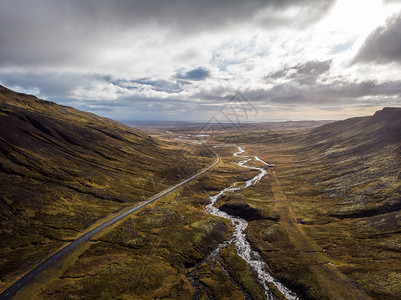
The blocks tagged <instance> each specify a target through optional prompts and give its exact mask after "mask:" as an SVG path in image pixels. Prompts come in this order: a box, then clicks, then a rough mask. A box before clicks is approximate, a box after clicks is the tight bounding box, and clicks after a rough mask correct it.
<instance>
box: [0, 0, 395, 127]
mask: <svg viewBox="0 0 401 300" xmlns="http://www.w3.org/2000/svg"><path fill="white" fill-rule="evenodd" d="M0 84H1V85H4V86H6V87H8V88H10V89H13V90H15V91H19V92H24V93H29V94H34V95H35V96H37V97H39V98H41V99H47V100H50V101H54V102H56V103H59V104H62V105H68V106H73V107H75V108H78V109H81V110H85V111H89V112H93V113H96V114H98V115H101V116H105V117H110V118H113V119H115V120H182V121H205V120H209V119H211V118H214V119H217V120H219V121H225V119H227V118H228V119H230V116H231V117H233V116H234V117H235V118H237V119H238V118H239V117H238V116H239V114H236V113H235V112H236V111H238V110H239V109H242V115H241V116H240V118H241V120H242V121H244V122H247V121H269V120H318V119H319V120H322V119H328V120H334V119H336V120H337V119H345V118H349V117H354V116H362V115H371V114H373V113H374V112H375V111H377V110H380V109H381V108H383V107H387V106H398V107H400V106H401V1H397V0H336V1H335V0H319V1H314V0H264V1H262V0H252V1H250V0H248V1H247V0H231V1H227V0H213V1H212V0H211V1H207V0H205V1H190V0H189V1H183V0H154V1H152V0H149V1H144V0H131V1H129V0H115V1H106V0H83V1H63V0H35V1H32V0H13V1H6V0H1V1H0ZM230 114H231V115H230Z"/></svg>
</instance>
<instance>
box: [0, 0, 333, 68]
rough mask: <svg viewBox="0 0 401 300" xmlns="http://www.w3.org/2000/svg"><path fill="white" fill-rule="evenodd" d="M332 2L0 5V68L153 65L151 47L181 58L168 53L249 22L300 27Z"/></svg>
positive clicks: (18, 1)
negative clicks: (200, 36)
mask: <svg viewBox="0 0 401 300" xmlns="http://www.w3.org/2000/svg"><path fill="white" fill-rule="evenodd" d="M333 2H334V0H323V1H319V4H318V5H317V4H316V3H315V2H314V1H312V0H301V1H295V0H284V1H282V0H269V1H264V0H252V1H243V0H234V1H230V2H227V1H223V0H215V1H195V0H193V1H180V0H172V1H164V0H155V1H141V0H119V1H118V2H116V1H102V2H101V3H99V1H97V0H87V1H63V2H62V3H60V2H59V1H45V0H37V1H34V2H32V1H30V0H14V1H1V2H0V28H1V35H0V66H31V67H37V66H42V67H47V68H53V69H54V68H58V67H59V66H63V67H75V68H81V69H82V68H83V67H87V68H92V70H93V69H95V68H101V67H107V66H111V65H114V66H115V65H116V64H117V62H118V63H119V64H118V65H119V66H120V67H121V68H123V67H125V68H127V67H128V66H129V63H128V62H129V61H131V62H137V60H136V58H135V57H133V55H134V56H138V55H139V56H140V57H138V58H142V59H148V60H150V58H149V57H146V55H144V52H146V50H148V52H149V53H151V54H153V51H156V52H158V53H159V55H161V56H164V58H168V59H172V58H171V57H175V56H176V53H172V55H170V53H169V52H170V51H164V53H163V51H162V49H163V48H165V47H166V46H168V45H171V44H176V45H177V43H179V42H180V41H182V40H187V39H191V38H192V37H193V36H194V35H196V34H202V33H205V32H209V33H210V32H212V33H216V32H226V31H227V30H228V31H229V30H230V28H238V27H241V26H243V25H244V24H245V23H247V24H251V25H252V26H262V27H263V28H266V29H269V28H274V27H276V26H284V25H285V26H289V25H290V26H292V27H293V28H297V27H298V26H300V24H308V23H310V22H313V21H316V20H317V19H319V18H321V16H322V14H323V13H324V12H326V11H327V9H328V8H329V7H330V6H331V5H332V3H333ZM273 16H274V18H273ZM289 20H291V22H290V23H288V22H287V21H289ZM199 47H202V45H199ZM149 50H152V51H149ZM196 52H197V49H196V48H195V49H192V50H188V52H187V53H186V54H184V56H187V57H194V56H195V57H196ZM170 56H171V57H170ZM152 57H153V59H154V57H155V56H153V55H152ZM127 58H129V61H128V60H127ZM147 62H148V63H149V61H147ZM120 64H121V65H120ZM114 68H115V67H114Z"/></svg>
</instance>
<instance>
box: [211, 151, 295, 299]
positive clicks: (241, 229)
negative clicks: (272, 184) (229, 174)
mask: <svg viewBox="0 0 401 300" xmlns="http://www.w3.org/2000/svg"><path fill="white" fill-rule="evenodd" d="M244 152H245V150H244V148H242V147H238V152H236V153H234V156H236V157H240V158H243V160H241V161H240V162H238V163H237V165H238V166H240V167H243V168H248V169H252V170H257V171H259V172H260V173H259V174H257V175H256V176H255V177H253V178H252V179H250V180H248V181H246V182H245V183H244V184H243V185H239V183H238V182H235V183H234V184H233V185H231V186H230V187H227V188H225V189H224V190H222V191H220V192H219V193H218V194H216V195H214V196H211V197H209V199H210V204H208V205H207V206H206V212H207V213H210V214H212V215H215V216H218V217H222V218H226V219H228V220H230V221H231V223H232V225H233V227H234V233H233V235H232V236H231V237H230V239H229V240H227V241H225V242H223V243H221V244H220V245H219V246H218V247H217V248H216V249H215V250H214V251H212V253H211V254H210V255H209V257H208V258H207V259H208V260H210V261H212V264H214V261H215V260H216V257H217V255H218V254H219V253H220V251H221V250H222V249H224V248H225V247H227V246H228V245H230V244H231V243H235V246H236V249H237V254H238V255H239V256H240V257H241V258H243V259H244V260H245V261H246V262H247V263H248V264H249V265H250V267H251V268H252V269H253V270H254V271H255V272H256V273H257V276H258V281H259V283H260V284H261V285H262V286H263V289H264V292H265V294H266V297H267V299H276V298H275V297H274V295H273V293H272V292H271V291H270V289H269V287H268V285H269V284H273V285H274V286H276V287H277V289H278V290H279V291H280V292H281V293H282V294H283V295H284V296H285V297H286V298H287V299H289V300H293V299H298V297H297V296H296V295H295V293H293V292H292V291H291V290H289V289H288V288H286V287H285V286H284V285H283V284H282V283H280V282H279V281H277V280H276V279H275V278H274V277H273V276H272V275H271V274H270V273H269V267H268V265H267V264H266V263H265V262H264V261H263V260H262V258H261V257H260V255H259V253H258V252H256V251H254V250H252V248H251V245H250V244H249V242H248V240H247V238H246V229H247V227H248V222H247V221H246V220H244V219H242V218H240V217H236V216H232V215H230V214H228V213H226V212H224V211H221V210H219V209H218V208H217V207H215V204H216V202H217V201H218V199H219V198H220V197H221V196H223V195H224V194H225V193H227V192H235V191H239V190H242V189H245V188H247V187H249V186H252V185H254V184H256V183H258V182H259V181H260V180H261V179H262V178H263V176H265V175H266V174H267V170H266V169H264V168H258V167H251V166H248V165H246V163H247V162H249V161H251V160H256V161H259V162H262V163H264V164H266V165H268V164H267V163H266V162H264V161H263V160H261V159H260V158H259V157H257V156H244V155H241V154H242V153H244Z"/></svg>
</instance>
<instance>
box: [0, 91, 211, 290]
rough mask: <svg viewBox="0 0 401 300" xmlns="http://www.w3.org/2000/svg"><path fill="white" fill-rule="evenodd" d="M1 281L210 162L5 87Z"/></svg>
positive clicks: (0, 141)
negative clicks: (106, 218)
mask: <svg viewBox="0 0 401 300" xmlns="http://www.w3.org/2000/svg"><path fill="white" fill-rule="evenodd" d="M0 128H1V131H0V182H1V185H0V241H1V244H0V257H1V260H0V270H1V272H0V280H1V285H6V284H7V283H9V282H10V281H12V280H14V279H15V278H16V276H18V275H19V274H21V273H23V272H25V271H27V270H28V269H29V268H30V267H32V266H33V265H35V264H36V263H38V262H39V261H40V260H41V259H43V258H44V257H46V256H47V255H48V254H49V253H51V252H52V251H53V250H55V249H57V248H58V247H60V246H61V245H62V244H63V243H64V242H65V241H68V240H70V239H72V238H74V237H75V236H76V235H77V234H78V233H79V232H81V231H82V230H84V229H86V228H88V227H90V226H91V225H92V224H93V223H94V222H96V220H98V219H100V218H103V217H105V216H107V215H108V214H110V213H112V212H114V211H116V210H121V209H123V208H124V207H127V206H130V205H132V204H133V203H136V202H139V201H142V200H144V199H146V198H148V197H149V196H150V195H153V194H155V193H157V192H158V191H160V190H162V189H164V188H165V187H166V186H170V185H172V184H175V183H177V182H178V181H179V180H180V179H182V178H186V177H188V176H189V175H190V174H192V173H194V172H195V171H196V170H198V169H200V168H202V167H203V166H204V165H205V164H206V163H208V160H209V159H210V160H212V158H209V157H207V156H208V155H209V154H206V153H197V152H196V151H197V150H194V149H192V148H191V147H186V149H185V150H182V151H178V150H180V149H179V148H177V146H174V145H173V144H167V143H166V142H161V141H159V140H156V139H154V138H152V137H150V136H148V135H146V134H144V133H143V132H140V131H138V130H136V129H133V128H131V127H129V126H125V125H123V124H120V123H118V122H115V121H112V120H110V119H106V118H102V117H99V116H96V115H94V114H90V113H86V112H82V111H79V110H76V109H73V108H71V107H66V106H60V105H57V104H55V103H53V102H50V101H45V100H40V99H38V98H36V97H34V96H30V95H26V94H21V93H16V92H13V91H11V90H9V89H7V88H5V87H2V86H0Z"/></svg>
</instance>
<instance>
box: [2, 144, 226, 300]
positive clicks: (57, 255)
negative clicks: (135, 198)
mask: <svg viewBox="0 0 401 300" xmlns="http://www.w3.org/2000/svg"><path fill="white" fill-rule="evenodd" d="M210 151H211V152H212V153H213V154H214V155H215V156H216V161H215V162H214V163H213V164H212V165H211V166H209V167H207V168H206V169H204V170H202V171H200V172H199V173H197V174H195V175H193V176H191V177H190V178H188V179H186V180H184V181H182V182H180V183H178V184H176V185H174V186H173V187H170V188H168V189H167V190H164V191H163V192H161V193H160V194H157V195H155V196H153V197H152V198H150V199H149V200H146V201H145V202H142V203H141V204H138V205H137V206H135V207H133V208H131V209H130V210H128V211H126V212H124V213H122V214H120V215H118V216H116V217H114V218H113V219H111V220H109V221H107V222H105V223H103V224H101V225H99V226H98V227H96V228H94V229H92V230H91V231H89V232H87V233H85V234H84V235H82V236H81V237H79V238H78V239H76V240H75V241H73V242H71V243H70V244H68V245H67V246H65V247H64V248H62V249H61V250H60V251H58V252H56V253H55V254H53V255H52V256H51V257H49V258H48V259H46V260H45V261H43V262H42V263H40V264H39V265H38V266H37V267H35V268H34V269H33V270H31V271H30V272H29V273H28V274H26V275H25V276H23V277H22V278H21V279H19V280H18V281H17V282H15V283H14V284H13V285H12V286H10V287H9V288H8V289H6V290H5V291H4V292H2V293H1V294H0V299H10V298H12V297H13V296H14V295H15V294H16V293H17V292H18V291H19V290H20V289H22V288H23V287H24V286H26V285H27V284H28V283H29V282H31V281H32V280H33V279H34V278H35V276H37V275H39V274H40V273H42V272H43V271H44V270H46V269H47V268H48V267H50V266H51V265H52V264H54V263H55V262H56V261H57V260H59V259H60V258H61V257H63V256H64V255H66V254H67V253H68V252H70V251H71V250H72V249H74V248H75V247H76V246H78V245H79V244H81V243H82V242H84V241H86V240H88V239H89V238H90V237H92V236H94V235H95V234H96V233H98V232H99V231H101V230H103V229H104V228H106V227H108V226H110V225H112V224H114V223H115V222H117V221H119V220H121V219H122V218H124V217H126V216H128V215H129V214H131V213H133V212H135V211H137V210H138V209H140V208H142V207H144V206H146V205H148V204H149V203H151V202H153V201H155V200H157V199H159V198H160V197H163V196H164V195H166V194H168V193H170V192H171V191H173V190H175V189H177V188H178V187H180V186H182V185H184V184H185V183H187V182H189V181H191V180H193V179H194V178H196V177H198V176H199V175H201V174H203V173H205V172H206V171H208V170H210V169H211V168H213V167H214V166H215V165H217V164H218V163H219V162H220V156H219V155H218V154H217V153H216V152H214V151H212V150H210Z"/></svg>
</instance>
